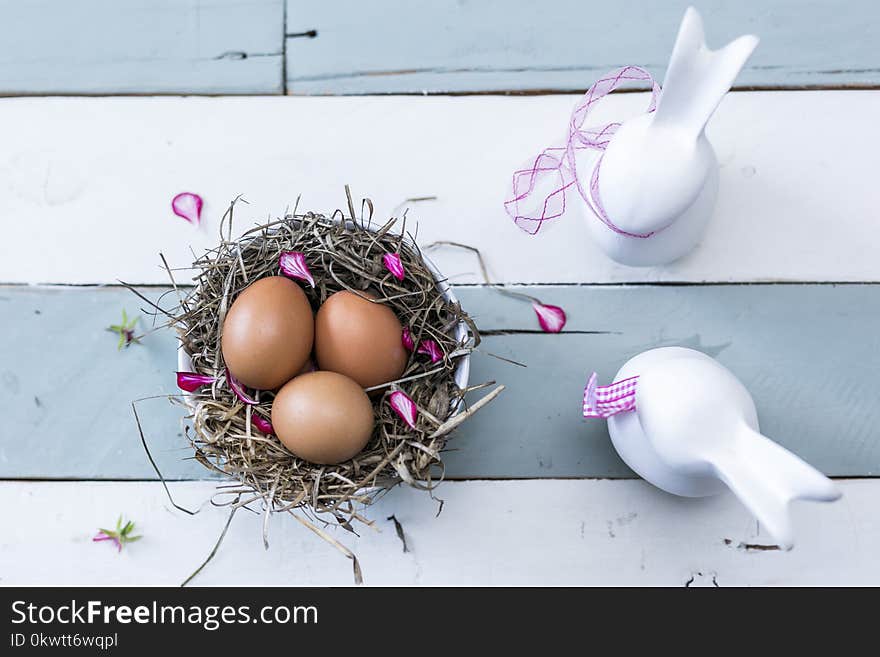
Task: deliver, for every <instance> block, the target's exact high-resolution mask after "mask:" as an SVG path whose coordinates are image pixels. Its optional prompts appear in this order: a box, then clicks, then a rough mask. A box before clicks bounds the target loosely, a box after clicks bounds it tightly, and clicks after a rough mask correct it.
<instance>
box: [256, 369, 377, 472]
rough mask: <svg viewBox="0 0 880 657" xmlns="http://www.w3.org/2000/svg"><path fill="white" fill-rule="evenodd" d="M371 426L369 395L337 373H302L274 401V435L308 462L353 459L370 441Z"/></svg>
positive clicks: (279, 392) (371, 414) (371, 416)
mask: <svg viewBox="0 0 880 657" xmlns="http://www.w3.org/2000/svg"><path fill="white" fill-rule="evenodd" d="M373 423H374V418H373V405H372V403H370V398H369V397H367V393H365V392H364V391H363V389H362V388H361V387H360V386H359V385H358V384H357V383H355V382H354V381H352V380H351V379H349V378H348V377H347V376H343V375H342V374H337V373H336V372H311V373H309V374H302V375H300V376H298V377H296V378H295V379H293V380H292V381H290V382H288V383H287V384H285V386H284V387H283V388H281V390H279V391H278V394H277V395H275V401H274V402H272V427H273V428H274V430H275V435H276V436H278V439H279V440H280V441H281V442H282V443H283V444H284V446H285V447H286V448H287V449H289V450H290V451H291V452H293V453H294V454H296V455H297V456H298V457H300V458H301V459H305V460H306V461H311V462H312V463H318V464H327V465H331V464H334V463H341V462H342V461H347V460H348V459H350V458H352V457H354V456H356V455H357V454H358V452H360V451H361V450H362V449H363V448H364V447H365V446H366V445H367V443H368V442H369V441H370V436H371V435H372V434H373Z"/></svg>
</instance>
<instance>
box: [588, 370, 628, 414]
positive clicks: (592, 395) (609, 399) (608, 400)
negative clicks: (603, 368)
mask: <svg viewBox="0 0 880 657" xmlns="http://www.w3.org/2000/svg"><path fill="white" fill-rule="evenodd" d="M638 382H639V377H637V376H631V377H630V378H628V379H623V380H622V381H617V382H615V383H612V384H611V385H610V386H597V385H596V373H595V372H593V373H592V374H591V375H590V378H589V380H588V381H587V387H586V388H584V417H586V418H593V417H601V418H606V417H611V416H612V415H617V414H618V413H626V412H627V411H634V410H636V385H637V384H638Z"/></svg>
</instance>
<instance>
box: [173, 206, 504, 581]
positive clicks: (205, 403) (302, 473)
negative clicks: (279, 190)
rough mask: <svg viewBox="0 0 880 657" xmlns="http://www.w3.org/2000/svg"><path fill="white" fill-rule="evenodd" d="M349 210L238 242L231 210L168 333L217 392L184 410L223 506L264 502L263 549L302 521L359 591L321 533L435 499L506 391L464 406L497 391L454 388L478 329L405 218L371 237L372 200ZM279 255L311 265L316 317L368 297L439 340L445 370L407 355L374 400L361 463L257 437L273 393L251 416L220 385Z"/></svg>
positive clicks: (189, 400) (311, 216) (282, 222)
mask: <svg viewBox="0 0 880 657" xmlns="http://www.w3.org/2000/svg"><path fill="white" fill-rule="evenodd" d="M348 205H349V214H348V215H345V214H344V213H343V212H342V211H339V210H337V211H336V212H335V213H333V215H331V216H329V217H328V216H325V215H322V214H316V213H313V212H307V213H304V214H297V211H296V209H294V211H293V213H291V214H287V215H286V216H284V217H283V218H281V219H277V220H274V221H270V222H268V223H265V224H263V225H258V226H256V227H255V228H253V229H251V230H249V231H247V232H246V233H244V234H243V235H242V236H241V237H239V238H238V239H234V240H233V239H232V238H231V234H232V216H233V210H234V208H235V202H233V203H232V204H231V205H230V208H229V210H228V211H227V213H226V215H224V218H223V222H221V241H220V244H219V245H218V246H217V247H216V248H214V249H212V250H210V251H208V252H207V253H205V255H203V256H202V257H200V258H198V259H197V260H196V261H195V262H194V263H193V265H192V268H193V269H194V270H195V275H194V277H193V281H194V284H195V287H194V288H193V289H192V290H191V291H190V292H189V293H188V294H186V295H183V293H181V294H180V305H179V307H178V308H177V309H176V311H175V312H174V313H172V314H171V315H172V321H171V323H172V324H173V325H174V326H175V327H176V329H177V331H178V334H179V336H180V340H181V343H182V345H183V348H184V349H185V351H186V352H187V353H188V354H189V355H190V357H191V359H192V370H193V371H194V372H196V373H199V374H205V375H208V376H211V377H212V378H213V379H214V384H213V385H212V386H205V387H203V388H201V389H200V390H199V391H198V392H197V393H194V394H193V395H191V396H187V397H186V398H185V399H184V402H185V405H186V408H187V409H188V416H187V418H186V419H185V425H187V426H186V435H187V437H188V438H189V440H190V442H191V445H192V447H193V448H194V450H195V458H196V459H197V460H198V461H199V462H201V463H202V464H203V465H205V466H206V467H208V468H210V469H212V470H215V471H218V472H221V473H223V474H224V475H227V476H229V477H231V478H233V479H234V480H235V481H236V483H235V484H234V485H232V486H226V487H224V488H223V489H222V493H223V494H224V495H230V496H231V497H228V498H224V499H226V500H227V501H226V503H227V504H230V505H231V506H232V507H233V512H234V509H235V508H240V507H245V506H247V505H251V504H253V503H257V504H260V503H262V510H263V512H264V513H265V514H266V518H265V522H264V541H266V531H267V527H268V519H269V516H270V515H271V514H272V513H275V512H294V511H299V512H300V513H293V515H294V517H295V518H297V520H299V521H300V522H302V523H303V524H305V525H306V526H308V527H309V529H311V530H312V531H314V532H316V533H317V534H319V535H321V536H322V537H323V538H325V539H326V540H328V541H330V542H331V543H332V544H334V545H335V546H336V547H337V548H338V549H340V550H341V551H342V552H343V553H345V554H346V556H348V557H349V558H351V559H352V560H353V562H354V569H355V578H356V580H358V581H359V580H360V571H359V567H358V565H357V560H356V558H355V557H354V555H353V554H352V553H351V552H350V551H349V550H348V549H347V548H345V547H344V546H343V545H342V544H340V543H339V542H338V541H337V540H336V539H335V538H334V537H333V536H331V535H330V534H328V533H327V532H326V531H325V529H326V528H327V527H328V526H329V525H338V526H341V527H343V528H345V529H347V530H349V531H352V532H354V531H355V529H354V527H353V524H354V523H355V522H361V523H365V524H371V522H370V521H369V520H367V519H366V518H365V517H364V516H363V515H361V512H362V510H363V507H364V506H366V505H368V504H370V503H371V502H372V501H373V500H374V499H375V498H376V497H377V496H378V495H381V494H382V493H383V492H385V491H387V490H388V489H389V488H390V487H392V486H394V485H396V484H397V483H400V482H405V483H407V484H409V485H412V486H415V487H418V488H421V489H424V490H427V491H429V492H430V491H433V489H434V488H435V487H436V485H437V484H438V483H439V481H440V480H442V478H443V473H444V470H443V460H442V456H441V452H442V450H443V449H444V446H445V444H446V440H447V438H448V436H449V433H450V432H451V431H452V430H453V429H455V428H456V427H457V426H458V425H459V424H461V423H462V422H463V421H465V420H466V419H467V418H468V417H469V416H470V415H471V414H472V413H473V412H475V411H476V410H477V409H478V408H480V407H482V406H483V405H485V404H486V403H487V402H489V401H491V399H492V398H494V397H495V396H496V395H497V394H498V392H500V390H501V387H500V386H499V387H498V388H496V389H495V390H493V391H492V392H490V393H489V394H488V395H486V396H485V397H483V398H482V399H481V400H480V401H478V402H476V403H475V404H473V405H472V406H471V407H470V408H467V407H466V405H465V404H464V394H465V393H466V392H468V391H469V390H473V389H476V388H483V387H486V386H489V385H491V383H485V384H482V385H477V386H472V387H470V388H468V389H466V390H462V389H460V388H459V387H458V385H456V383H455V374H456V371H457V368H458V367H460V366H461V365H462V359H465V358H467V357H468V356H469V355H470V353H471V352H472V351H473V349H474V348H475V347H476V346H477V345H478V344H479V341H480V336H479V333H478V331H477V328H476V326H475V325H474V323H473V321H472V320H471V319H470V317H469V316H468V315H467V313H465V312H464V311H463V310H462V309H461V307H460V306H459V304H458V303H453V302H451V301H449V300H448V299H447V298H445V297H444V295H443V293H442V291H441V288H440V285H442V281H438V280H437V279H436V278H435V276H434V274H433V273H432V271H431V269H430V268H429V267H428V265H427V264H426V262H425V259H424V258H423V256H422V254H421V252H420V250H419V248H418V247H417V246H416V244H415V241H414V239H412V238H411V237H410V236H408V235H407V233H406V230H405V226H406V218H405V215H404V217H403V218H402V219H400V220H398V219H393V218H392V219H390V220H389V221H388V222H387V223H385V224H384V225H382V226H381V227H376V226H371V225H370V218H369V217H367V218H364V217H363V214H364V212H363V210H364V209H366V210H367V212H368V214H369V215H371V214H372V204H370V203H369V201H365V202H364V203H363V204H362V212H361V218H360V219H359V220H355V219H353V217H354V216H355V213H354V209H353V207H352V203H351V198H350V196H349V203H348ZM398 222H399V223H400V224H401V225H400V226H398V225H397V224H398ZM224 232H225V233H226V235H224ZM284 251H300V252H302V253H304V254H305V259H306V262H307V264H308V267H309V269H310V270H311V273H312V275H313V277H314V279H315V288H314V289H313V288H311V287H310V286H308V285H304V286H303V290H304V292H305V293H306V295H307V296H308V299H309V301H310V303H311V305H312V307H313V309H317V308H318V307H319V306H320V304H321V303H323V302H324V300H326V299H327V298H328V297H329V296H330V295H331V294H333V293H334V292H337V291H339V290H343V289H347V290H351V291H355V292H357V291H366V290H369V291H370V292H371V293H372V294H374V295H376V297H377V299H378V302H380V303H384V304H387V305H388V306H389V307H390V308H391V309H392V310H393V311H394V313H395V314H396V315H397V317H398V318H399V319H400V321H401V324H403V325H404V326H405V327H409V329H410V331H411V333H412V336H413V339H414V340H415V343H416V344H419V341H420V340H422V339H432V340H434V341H436V342H437V344H438V345H439V346H440V349H441V350H442V352H443V358H442V360H440V361H438V362H436V363H433V364H432V363H431V361H430V359H429V358H426V357H425V356H424V355H419V354H417V353H416V352H412V353H411V354H410V358H409V361H408V363H407V366H406V370H405V371H404V373H403V375H402V376H401V378H400V379H399V380H397V381H393V382H389V384H388V385H387V386H386V387H384V388H383V389H382V391H381V392H380V394H375V395H373V397H372V400H373V405H374V411H375V417H376V424H375V427H374V430H373V435H372V438H371V439H370V442H369V444H368V445H367V447H366V448H365V449H364V450H363V451H362V452H361V453H360V454H358V455H357V456H356V457H355V458H353V459H352V460H350V461H346V462H344V463H340V464H338V465H316V464H313V463H310V462H308V461H304V460H302V459H300V458H298V457H296V456H294V455H293V454H292V453H291V452H289V451H288V450H287V449H286V448H285V447H284V446H283V445H282V444H281V442H280V441H279V440H278V439H277V438H276V437H275V436H270V435H264V434H262V433H261V432H260V431H258V430H257V429H256V428H255V426H254V423H253V421H252V420H253V414H254V413H257V414H259V415H261V416H262V417H263V418H265V419H267V420H268V419H269V418H270V416H271V406H272V400H273V396H274V395H273V393H272V392H271V391H260V392H256V393H255V395H256V398H257V400H258V402H259V403H258V404H257V405H255V406H251V405H246V404H244V403H242V402H241V401H239V399H238V398H237V397H236V395H235V394H234V393H233V391H232V390H231V389H230V388H229V386H228V384H227V382H226V378H225V376H224V373H225V365H224V362H223V355H222V353H221V350H220V334H221V329H222V326H223V321H224V318H225V316H226V312H227V310H228V309H229V307H230V306H231V304H232V302H233V301H234V300H235V298H236V296H237V295H238V294H239V293H240V292H241V291H242V290H244V289H245V288H246V287H247V286H248V285H249V284H251V283H253V282H254V281H256V280H258V279H260V278H263V277H265V276H275V275H279V273H280V270H279V256H280V254H281V253H282V252H284ZM386 253H398V254H400V257H401V260H402V262H403V266H404V268H405V271H406V276H405V278H404V280H402V281H398V280H397V279H395V278H394V277H393V276H392V275H391V274H390V272H388V271H387V270H386V268H385V267H384V265H383V261H382V257H383V255H384V254H386ZM169 272H170V270H169ZM175 287H176V284H175ZM394 390H402V391H403V392H405V393H406V394H407V395H408V396H409V397H410V398H411V399H412V400H413V401H414V402H415V404H416V405H417V407H418V420H417V423H416V427H415V429H412V428H410V427H409V426H407V425H406V424H405V423H404V422H403V421H402V420H401V419H400V418H399V417H398V416H397V414H396V413H395V412H394V410H393V409H392V408H391V407H390V405H389V404H388V403H387V401H386V400H387V397H388V395H389V394H391V392H393V391H394ZM248 508H250V507H248ZM267 546H268V543H267Z"/></svg>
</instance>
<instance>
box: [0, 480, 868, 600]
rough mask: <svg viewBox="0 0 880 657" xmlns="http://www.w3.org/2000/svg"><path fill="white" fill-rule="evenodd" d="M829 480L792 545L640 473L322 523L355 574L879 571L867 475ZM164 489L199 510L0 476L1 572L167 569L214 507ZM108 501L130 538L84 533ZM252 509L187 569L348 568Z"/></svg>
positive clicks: (216, 573)
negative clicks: (363, 521) (831, 489)
mask: <svg viewBox="0 0 880 657" xmlns="http://www.w3.org/2000/svg"><path fill="white" fill-rule="evenodd" d="M839 485H840V487H841V489H842V491H843V498H842V499H841V500H840V501H839V502H836V503H834V504H827V505H825V504H806V503H798V504H796V505H795V506H794V507H793V514H794V524H795V528H796V533H797V538H796V546H795V548H794V549H793V550H792V551H790V552H780V551H778V550H772V549H761V548H762V546H768V545H771V544H772V541H771V539H770V538H769V537H768V536H767V535H766V534H765V533H763V532H761V531H760V530H759V528H758V527H757V526H756V523H755V521H754V520H753V519H752V518H751V517H750V516H749V514H748V512H747V511H746V510H745V509H744V508H743V507H742V506H741V505H740V504H739V503H738V502H737V501H736V500H735V499H734V498H733V497H732V496H731V495H723V496H720V497H717V498H711V499H703V500H693V499H690V500H689V499H682V498H675V497H672V496H671V495H666V494H664V493H661V492H660V491H658V490H656V489H654V488H651V487H650V486H649V485H647V484H645V483H644V482H641V481H594V480H576V481H564V480H543V481H507V482H489V481H473V482H446V483H445V484H443V485H442V486H441V487H440V489H439V490H438V495H439V496H440V497H441V498H443V500H444V505H443V512H442V513H441V514H440V515H439V516H436V511H437V502H436V501H435V500H431V499H430V498H429V496H428V495H426V494H425V493H424V492H422V491H417V490H413V489H410V488H398V489H395V490H394V491H392V492H391V493H390V494H389V495H387V496H386V497H384V498H383V499H382V500H380V501H379V502H378V503H377V504H376V506H374V507H373V508H371V509H368V510H367V515H368V517H370V518H371V519H373V520H375V521H376V526H377V528H378V529H379V530H380V531H378V532H376V531H371V530H369V529H364V530H362V531H361V532H360V533H361V537H360V538H357V537H355V536H353V535H352V534H350V533H348V532H345V531H342V530H337V531H333V536H334V537H335V538H337V539H338V540H339V541H341V542H342V543H344V544H345V545H347V546H348V547H349V548H350V549H352V550H353V551H354V552H355V553H356V554H357V556H358V558H359V560H360V562H361V566H362V568H363V571H364V579H365V582H366V584H367V585H371V584H372V585H392V584H397V585H440V586H449V585H508V586H509V585H544V586H547V585H561V586H572V585H614V586H621V585H642V586H646V585H663V586H716V585H717V586H744V585H746V586H747V585H764V586H767V585H776V586H779V585H835V586H847V585H849V586H865V585H877V584H880V560H878V559H877V556H876V555H877V549H878V544H880V523H878V521H877V505H878V503H880V481H876V480H861V481H853V480H850V481H841V482H839ZM171 488H172V491H173V493H174V495H175V501H177V502H180V503H183V504H185V505H187V506H189V507H190V508H196V507H198V506H199V505H203V506H202V511H201V512H200V513H199V514H198V515H196V516H186V515H184V514H182V513H180V512H178V511H175V510H174V509H172V508H171V506H170V504H169V503H168V500H167V498H166V497H165V493H164V491H163V490H162V487H161V485H159V484H157V483H60V482H55V483H46V482H41V483H38V482H18V483H17V482H0V509H2V511H0V519H2V521H3V528H4V529H3V534H2V538H0V584H3V585H16V584H18V585H51V586H60V585H98V584H106V585H116V586H131V585H176V584H179V583H180V582H181V581H182V580H183V579H184V578H185V577H187V576H188V575H189V574H190V573H191V572H192V571H193V570H195V568H196V567H197V566H198V565H199V564H200V563H201V561H202V560H203V559H204V557H205V556H206V555H207V554H208V552H209V551H210V550H211V548H212V547H213V544H214V542H215V541H216V539H217V536H218V534H219V533H220V530H221V529H222V527H223V525H224V523H225V521H226V510H225V509H218V508H215V507H212V506H211V505H210V504H205V502H206V501H207V500H208V498H210V496H211V495H212V494H213V493H214V492H215V488H214V485H213V484H211V483H209V482H202V483H180V484H172V486H171ZM119 513H124V514H126V516H130V517H131V518H132V519H133V520H135V521H136V523H137V524H138V527H139V528H140V529H141V530H142V532H143V536H144V538H143V539H142V540H141V541H139V542H138V543H136V544H134V545H132V546H131V547H130V549H129V548H126V549H125V550H124V551H123V552H122V553H121V554H119V555H117V554H116V553H115V552H114V551H113V550H112V548H111V547H109V546H107V545H101V544H95V543H92V542H91V537H92V536H93V535H94V533H95V531H96V530H97V528H98V527H100V526H103V525H106V524H107V523H111V522H114V521H115V519H116V517H117V515H118V514H119ZM392 514H393V515H394V516H395V517H396V518H397V519H398V520H399V521H400V523H401V525H402V526H403V531H404V535H405V537H406V542H407V548H408V551H407V552H406V553H404V552H403V550H402V545H401V542H400V540H399V539H398V538H397V536H396V535H395V531H394V526H393V524H392V522H391V521H390V520H389V519H388V518H389V517H390V516H391V515H392ZM435 516H436V517H435ZM37 518H38V519H40V520H39V521H38V522H37V521H35V519H37ZM261 522H262V518H261V517H260V515H256V514H251V513H247V512H244V511H242V512H240V513H238V514H237V515H236V517H235V519H234V521H233V523H232V525H231V527H230V529H229V533H228V534H227V535H226V538H225V539H224V542H223V545H222V546H221V548H220V550H219V552H218V553H217V556H216V557H215V558H214V560H213V561H212V562H211V563H210V564H209V565H208V566H207V567H206V568H205V569H204V571H202V573H200V574H199V575H198V579H196V580H195V581H194V582H193V584H196V585H198V584H201V585H263V584H265V585H270V586H278V585H350V584H351V583H352V575H351V565H350V562H349V561H348V560H347V559H345V558H344V557H343V556H342V555H340V554H339V552H337V551H336V550H335V549H334V548H332V547H331V546H329V545H328V544H327V543H325V542H323V541H322V540H321V539H320V538H318V537H316V536H315V535H314V534H312V533H311V532H310V531H308V530H307V529H305V528H304V527H302V526H301V525H300V524H299V523H297V522H296V521H294V519H293V518H290V517H275V518H273V519H272V521H271V524H270V528H269V546H270V547H269V550H268V551H267V550H265V549H264V548H263V543H262V540H261ZM670 528H673V529H674V530H671V529H670ZM243 563H246V564H247V568H242V567H241V564H243ZM70 564H76V568H71V567H70Z"/></svg>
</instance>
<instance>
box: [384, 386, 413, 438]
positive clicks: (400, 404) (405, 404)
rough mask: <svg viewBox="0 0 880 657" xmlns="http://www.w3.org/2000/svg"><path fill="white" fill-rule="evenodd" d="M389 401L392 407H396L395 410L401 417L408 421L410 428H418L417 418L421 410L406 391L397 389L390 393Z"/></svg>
mask: <svg viewBox="0 0 880 657" xmlns="http://www.w3.org/2000/svg"><path fill="white" fill-rule="evenodd" d="M388 403H389V405H390V406H391V408H393V409H394V412H395V413H397V415H398V416H400V419H401V420H403V421H404V422H406V425H407V426H408V427H409V428H410V429H415V428H416V418H417V417H418V414H419V411H418V409H417V408H416V404H415V402H414V401H413V400H412V399H410V398H409V397H408V396H407V394H406V393H405V392H403V391H401V390H395V391H394V392H392V393H391V394H390V395H388Z"/></svg>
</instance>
